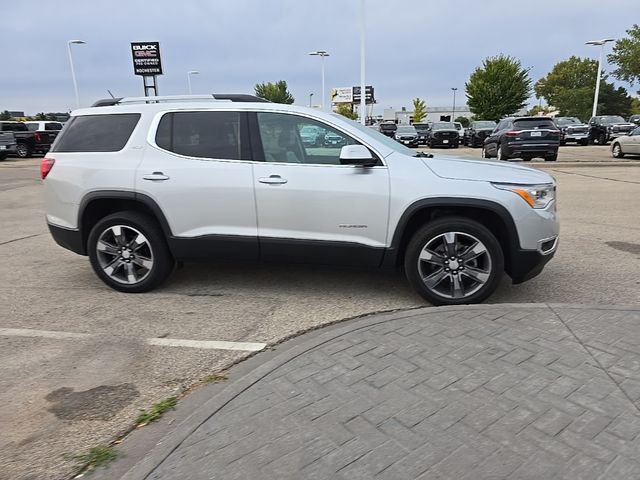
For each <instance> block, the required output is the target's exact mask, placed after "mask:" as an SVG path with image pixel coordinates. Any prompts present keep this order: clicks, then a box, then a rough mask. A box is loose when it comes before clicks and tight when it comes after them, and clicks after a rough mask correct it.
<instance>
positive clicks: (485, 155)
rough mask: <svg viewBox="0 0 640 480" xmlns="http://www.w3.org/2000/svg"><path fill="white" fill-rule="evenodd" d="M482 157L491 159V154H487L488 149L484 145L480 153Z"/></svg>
mask: <svg viewBox="0 0 640 480" xmlns="http://www.w3.org/2000/svg"><path fill="white" fill-rule="evenodd" d="M480 156H481V157H482V158H491V157H490V156H489V154H488V153H487V149H486V147H485V146H484V145H483V146H482V151H481V152H480Z"/></svg>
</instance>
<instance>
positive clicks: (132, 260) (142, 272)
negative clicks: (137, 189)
mask: <svg viewBox="0 0 640 480" xmlns="http://www.w3.org/2000/svg"><path fill="white" fill-rule="evenodd" d="M87 251H88V253H89V259H90V261H91V266H92V267H93V270H94V271H95V272H96V274H97V275H98V277H99V278H100V279H101V280H102V281H103V282H104V283H106V284H107V285H108V286H110V287H111V288H113V289H115V290H119V291H121V292H128V293H139V292H148V291H149V290H153V289H154V288H156V287H157V286H158V285H160V284H161V283H162V282H163V281H164V280H166V278H167V277H168V276H169V274H170V273H171V271H172V270H173V267H174V263H175V262H174V260H173V257H172V256H171V252H170V251H169V248H168V247H167V243H166V241H165V238H164V235H163V233H162V230H161V229H160V227H159V226H158V225H157V224H156V223H155V222H154V221H153V220H152V219H151V218H150V217H148V216H147V215H143V214H140V213H137V212H129V211H124V212H118V213H114V214H112V215H109V216H107V217H105V218H103V219H102V220H100V221H99V222H98V223H97V224H96V225H95V226H94V227H93V228H92V229H91V233H90V234H89V239H88V242H87Z"/></svg>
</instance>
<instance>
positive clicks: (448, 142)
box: [429, 137, 460, 147]
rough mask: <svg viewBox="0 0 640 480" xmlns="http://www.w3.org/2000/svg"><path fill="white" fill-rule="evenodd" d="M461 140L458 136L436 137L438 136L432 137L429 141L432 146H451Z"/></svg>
mask: <svg viewBox="0 0 640 480" xmlns="http://www.w3.org/2000/svg"><path fill="white" fill-rule="evenodd" d="M459 142H460V140H459V139H457V138H436V137H431V140H430V141H429V143H430V145H431V146H432V147H450V146H452V145H458V143H459Z"/></svg>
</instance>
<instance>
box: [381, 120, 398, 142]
mask: <svg viewBox="0 0 640 480" xmlns="http://www.w3.org/2000/svg"><path fill="white" fill-rule="evenodd" d="M397 129H398V126H397V125H396V124H395V123H393V122H382V123H381V124H380V133H382V134H383V135H386V136H387V137H391V138H393V136H394V135H395V134H396V130H397Z"/></svg>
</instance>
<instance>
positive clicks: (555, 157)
mask: <svg viewBox="0 0 640 480" xmlns="http://www.w3.org/2000/svg"><path fill="white" fill-rule="evenodd" d="M556 160H558V152H556V153H552V154H551V155H545V157H544V161H545V162H555V161H556Z"/></svg>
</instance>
